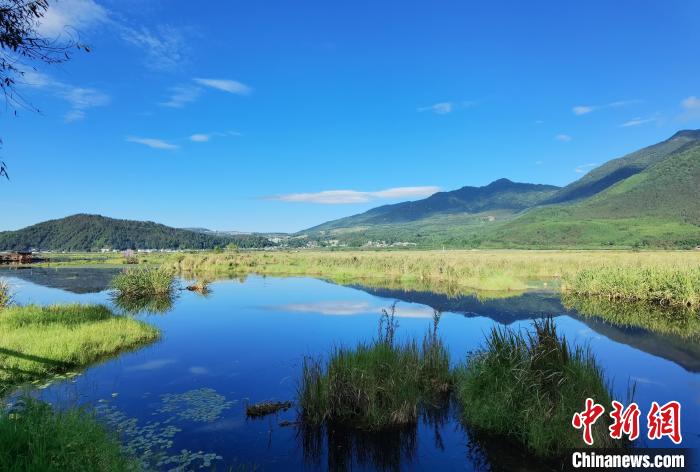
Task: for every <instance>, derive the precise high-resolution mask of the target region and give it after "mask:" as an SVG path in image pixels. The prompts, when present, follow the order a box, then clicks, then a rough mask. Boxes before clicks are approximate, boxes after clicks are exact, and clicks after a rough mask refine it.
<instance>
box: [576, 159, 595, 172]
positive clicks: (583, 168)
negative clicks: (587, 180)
mask: <svg viewBox="0 0 700 472" xmlns="http://www.w3.org/2000/svg"><path fill="white" fill-rule="evenodd" d="M594 167H598V163H597V162H591V163H590V164H581V165H579V166H576V168H575V169H574V172H576V173H577V174H585V173H586V172H588V171H589V170H591V169H593V168H594Z"/></svg>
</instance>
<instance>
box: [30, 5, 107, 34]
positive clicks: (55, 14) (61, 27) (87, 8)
mask: <svg viewBox="0 0 700 472" xmlns="http://www.w3.org/2000/svg"><path fill="white" fill-rule="evenodd" d="M108 16H109V15H108V12H107V10H106V9H105V8H104V7H102V6H101V5H99V4H97V3H95V2H94V1H93V0H61V1H60V2H51V4H50V6H49V9H48V10H47V11H46V14H45V15H44V17H43V18H41V20H40V21H39V23H38V27H37V31H38V32H39V33H40V34H41V35H42V36H47V37H49V38H58V37H61V36H65V35H68V36H74V35H75V34H76V33H77V32H82V31H87V30H90V29H92V28H94V27H95V26H97V25H99V24H102V23H105V22H106V21H108Z"/></svg>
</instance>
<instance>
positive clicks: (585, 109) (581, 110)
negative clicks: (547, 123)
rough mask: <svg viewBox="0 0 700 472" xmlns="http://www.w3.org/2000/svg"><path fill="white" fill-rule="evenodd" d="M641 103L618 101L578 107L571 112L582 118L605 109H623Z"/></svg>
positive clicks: (637, 101)
mask: <svg viewBox="0 0 700 472" xmlns="http://www.w3.org/2000/svg"><path fill="white" fill-rule="evenodd" d="M640 102H641V100H618V101H616V102H610V103H606V104H605V105H576V106H575V107H573V108H572V109H571V111H573V112H574V115H577V116H581V115H587V114H589V113H593V112H594V111H598V110H603V109H605V108H621V107H626V106H629V105H634V104H636V103H640Z"/></svg>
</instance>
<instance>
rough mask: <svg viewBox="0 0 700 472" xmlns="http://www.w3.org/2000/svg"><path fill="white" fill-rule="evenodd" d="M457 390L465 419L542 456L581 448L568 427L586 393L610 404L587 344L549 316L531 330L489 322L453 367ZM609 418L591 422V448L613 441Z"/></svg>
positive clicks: (471, 425)
mask: <svg viewBox="0 0 700 472" xmlns="http://www.w3.org/2000/svg"><path fill="white" fill-rule="evenodd" d="M456 394H457V400H458V402H459V404H460V406H461V408H462V412H463V416H464V420H465V422H466V424H467V425H468V426H469V427H471V428H475V429H476V430H479V431H483V432H484V433H486V434H490V435H496V436H503V437H505V438H507V439H511V440H514V441H516V442H518V443H520V444H522V445H523V446H524V448H525V449H527V450H528V451H530V452H531V453H533V454H535V455H537V456H540V457H558V456H561V455H563V454H565V453H566V452H567V451H568V449H569V448H574V447H582V446H584V443H583V441H582V439H581V432H580V431H578V430H576V429H574V428H572V427H571V418H572V416H573V413H574V412H576V411H581V410H582V409H583V407H584V404H585V400H586V398H589V397H590V398H593V399H594V400H595V401H596V402H597V403H601V404H603V405H610V402H611V394H610V391H609V388H608V386H607V385H606V383H605V381H604V378H603V373H602V371H601V369H600V367H598V365H597V364H596V361H595V359H594V357H593V355H592V354H591V352H590V350H588V349H584V348H582V347H575V348H571V347H570V346H569V345H568V343H567V342H566V340H565V339H564V338H563V337H562V338H560V337H559V336H558V335H557V332H556V327H555V325H554V322H553V320H552V319H551V318H550V319H546V320H544V321H540V322H535V324H534V333H529V332H528V333H523V332H520V331H513V330H510V329H507V328H494V329H493V330H492V331H491V333H490V335H489V336H488V338H487V340H486V345H485V347H484V349H483V350H482V351H479V352H476V353H472V354H471V355H470V356H469V357H468V359H467V361H466V363H465V364H463V365H462V366H460V367H458V369H457V371H456ZM608 425H609V418H608V417H606V416H605V415H604V416H601V417H600V419H599V420H598V421H597V422H596V423H595V425H594V427H593V437H594V441H595V445H596V447H611V446H612V445H613V443H612V440H611V439H610V437H609V436H608V434H607V433H608V431H607V426H608Z"/></svg>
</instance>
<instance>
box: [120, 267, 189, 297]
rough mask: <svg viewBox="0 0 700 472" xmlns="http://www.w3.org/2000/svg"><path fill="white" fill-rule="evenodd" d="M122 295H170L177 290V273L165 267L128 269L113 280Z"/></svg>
mask: <svg viewBox="0 0 700 472" xmlns="http://www.w3.org/2000/svg"><path fill="white" fill-rule="evenodd" d="M112 288H113V289H114V290H115V291H116V292H117V294H118V295H119V296H121V297H145V296H166V295H168V296H170V295H172V294H173V293H174V292H175V275H174V274H173V273H172V272H171V271H169V270H166V269H163V268H154V267H144V268H138V269H126V270H124V271H123V272H122V273H120V274H117V275H116V276H115V277H114V279H113V280H112Z"/></svg>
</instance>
